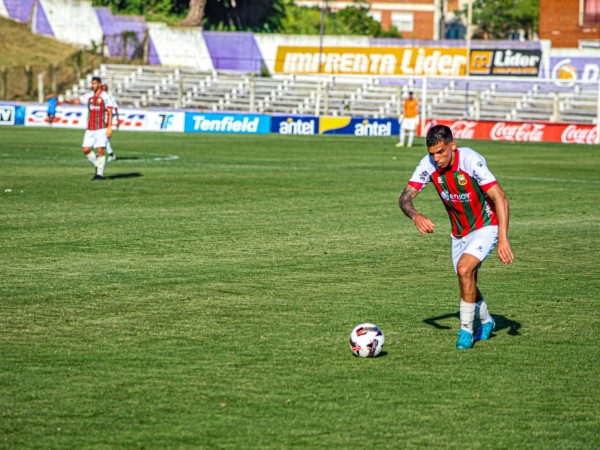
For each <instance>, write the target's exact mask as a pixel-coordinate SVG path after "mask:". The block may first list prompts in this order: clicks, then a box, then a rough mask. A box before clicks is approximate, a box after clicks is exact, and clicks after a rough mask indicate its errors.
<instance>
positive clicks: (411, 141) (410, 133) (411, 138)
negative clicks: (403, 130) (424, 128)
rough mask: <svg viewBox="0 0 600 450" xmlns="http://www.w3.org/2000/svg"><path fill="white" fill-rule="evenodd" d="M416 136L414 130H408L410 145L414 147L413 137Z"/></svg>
mask: <svg viewBox="0 0 600 450" xmlns="http://www.w3.org/2000/svg"><path fill="white" fill-rule="evenodd" d="M414 138H415V132H414V131H409V132H408V146H409V147H412V144H413V139H414Z"/></svg>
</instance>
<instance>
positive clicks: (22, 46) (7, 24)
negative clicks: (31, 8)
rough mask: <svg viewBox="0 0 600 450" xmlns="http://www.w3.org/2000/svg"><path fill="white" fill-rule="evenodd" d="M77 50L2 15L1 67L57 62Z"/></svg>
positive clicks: (0, 20)
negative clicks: (33, 31)
mask: <svg viewBox="0 0 600 450" xmlns="http://www.w3.org/2000/svg"><path fill="white" fill-rule="evenodd" d="M75 51H77V47H75V46H72V45H68V44H64V43H62V42H58V41H57V40H55V39H53V38H50V37H47V36H41V35H36V34H34V33H32V32H31V31H30V30H29V28H28V25H27V24H24V23H18V22H16V21H14V20H11V19H7V18H4V17H0V67H3V66H21V65H23V66H24V65H30V64H56V63H59V62H63V61H64V60H65V59H66V58H67V57H69V56H70V55H71V54H73V53H74V52H75ZM22 76H23V77H24V76H25V74H23V75H22ZM3 134H4V133H3Z"/></svg>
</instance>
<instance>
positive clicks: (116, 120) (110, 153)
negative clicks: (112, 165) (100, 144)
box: [102, 84, 119, 162]
mask: <svg viewBox="0 0 600 450" xmlns="http://www.w3.org/2000/svg"><path fill="white" fill-rule="evenodd" d="M102 90H103V91H104V92H106V95H108V97H109V98H110V102H111V104H112V107H110V106H109V108H112V113H113V124H116V127H117V130H118V129H119V105H118V104H117V102H116V100H115V98H114V97H113V96H112V95H110V94H109V93H108V86H107V85H106V84H103V85H102ZM110 140H111V138H110V137H109V138H108V143H107V144H106V153H108V161H109V162H110V161H114V160H115V159H117V156H116V155H115V152H113V149H112V145H111V142H110Z"/></svg>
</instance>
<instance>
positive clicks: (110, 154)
mask: <svg viewBox="0 0 600 450" xmlns="http://www.w3.org/2000/svg"><path fill="white" fill-rule="evenodd" d="M106 152H107V153H108V155H109V156H112V154H113V149H112V147H111V146H110V141H108V143H107V144H106Z"/></svg>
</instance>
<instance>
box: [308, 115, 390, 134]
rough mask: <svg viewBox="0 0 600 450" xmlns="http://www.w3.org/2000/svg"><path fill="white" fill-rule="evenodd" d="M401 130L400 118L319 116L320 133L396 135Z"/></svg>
mask: <svg viewBox="0 0 600 450" xmlns="http://www.w3.org/2000/svg"><path fill="white" fill-rule="evenodd" d="M399 132H400V125H399V123H398V119H396V118H385V119H373V118H364V117H321V118H319V134H346V135H352V136H395V135H397V134H398V133H399Z"/></svg>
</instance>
